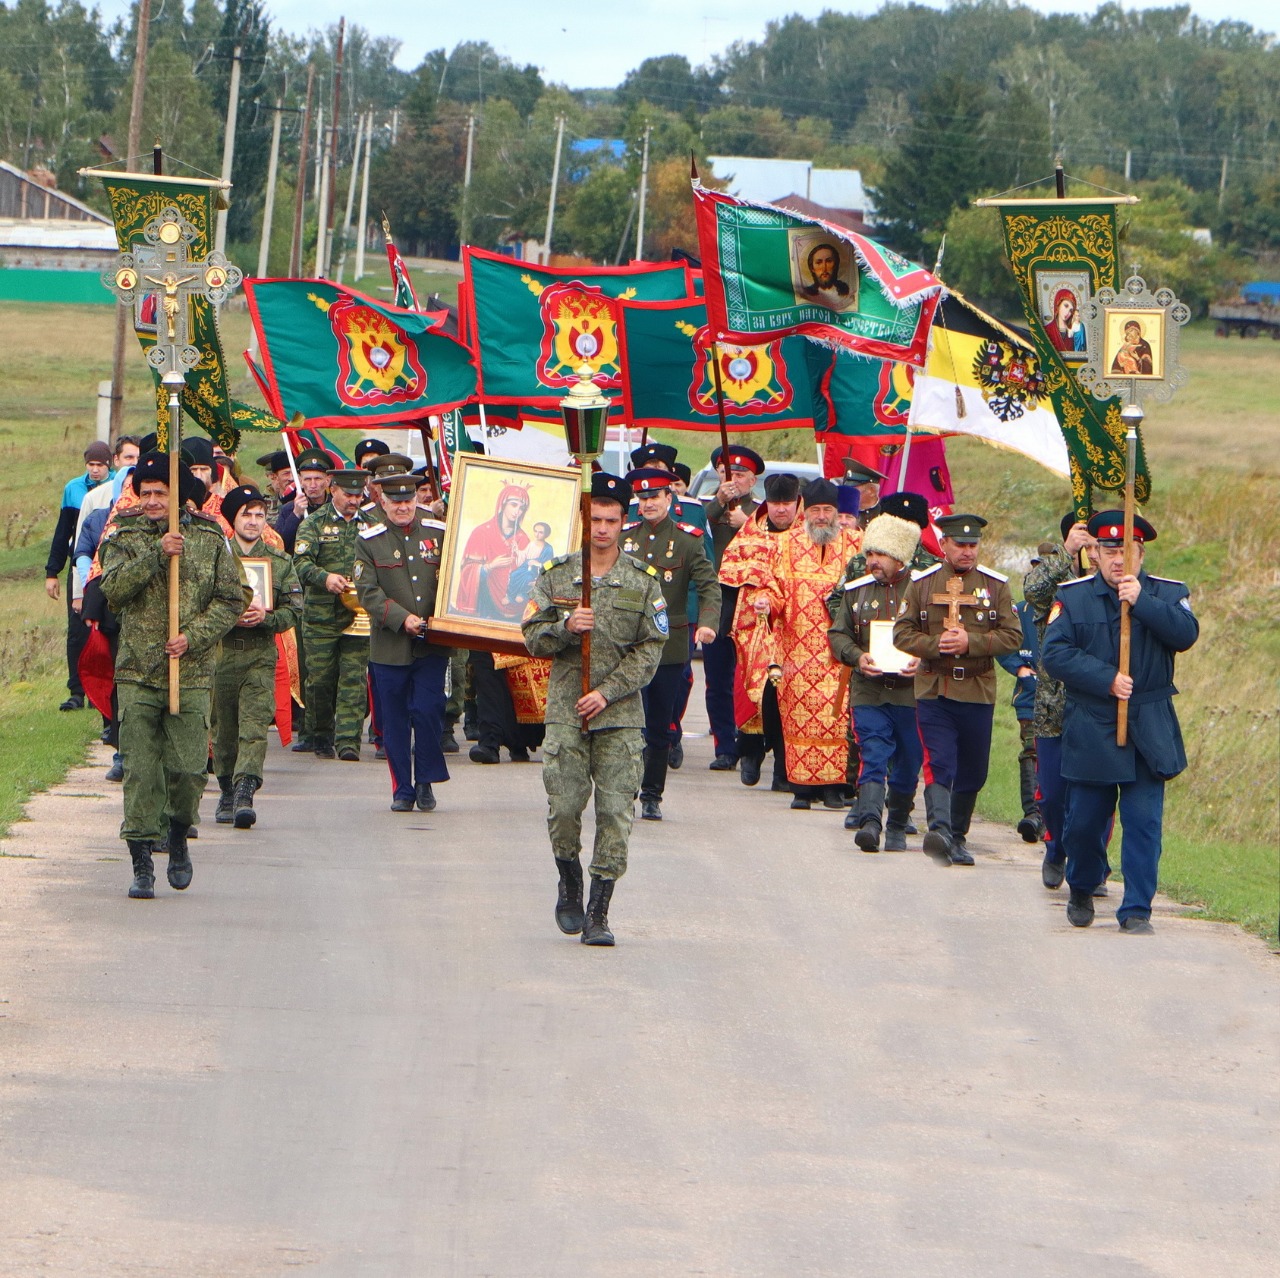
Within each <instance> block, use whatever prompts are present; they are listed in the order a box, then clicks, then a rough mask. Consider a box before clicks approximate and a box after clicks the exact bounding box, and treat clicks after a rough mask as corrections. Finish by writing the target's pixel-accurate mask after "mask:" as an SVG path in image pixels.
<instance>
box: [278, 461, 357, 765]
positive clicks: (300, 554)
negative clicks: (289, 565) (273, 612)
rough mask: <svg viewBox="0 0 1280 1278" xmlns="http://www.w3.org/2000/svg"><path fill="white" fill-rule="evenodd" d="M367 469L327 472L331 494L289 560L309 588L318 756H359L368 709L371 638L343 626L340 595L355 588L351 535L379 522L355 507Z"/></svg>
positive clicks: (308, 638) (311, 708)
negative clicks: (347, 631) (347, 632)
mask: <svg viewBox="0 0 1280 1278" xmlns="http://www.w3.org/2000/svg"><path fill="white" fill-rule="evenodd" d="M368 477H369V472H368V471H367V470H357V469H355V468H354V467H352V468H347V469H343V470H335V471H331V472H330V474H329V481H330V487H329V500H328V501H327V502H326V503H325V504H324V505H323V506H321V507H320V509H319V510H317V511H316V512H315V514H313V515H308V516H307V517H306V519H304V520H303V521H302V526H301V527H300V528H299V529H298V539H297V541H296V542H295V543H294V552H293V564H294V567H295V568H296V569H297V570H298V580H299V581H300V582H301V583H302V588H303V590H304V591H305V592H306V602H305V606H304V608H303V613H302V645H303V647H304V648H305V649H306V654H307V691H306V699H307V710H308V712H309V713H310V714H311V716H312V726H313V729H314V732H315V737H314V742H315V745H314V749H315V753H316V757H317V758H320V759H332V758H333V757H334V753H335V750H336V752H337V757H338V758H339V759H342V760H344V761H346V762H348V763H351V762H355V761H356V760H358V759H359V758H360V732H361V729H362V728H363V727H364V721H365V717H366V716H367V715H368V713H369V685H368V675H367V666H368V663H369V640H368V637H367V636H362V635H348V634H344V633H343V632H344V631H345V630H346V629H347V627H348V626H350V625H351V622H352V612H351V609H350V608H348V607H347V606H346V605H345V604H344V603H343V602H342V596H343V593H344V592H346V591H348V590H351V589H353V581H352V572H353V571H354V569H355V561H356V541H357V538H358V537H359V534H360V531H361V529H364V528H367V527H369V526H370V524H372V523H375V522H377V521H376V520H371V519H369V517H368V516H367V515H365V514H362V513H361V511H360V506H361V504H362V503H363V501H364V484H365V480H366V479H367V478H368Z"/></svg>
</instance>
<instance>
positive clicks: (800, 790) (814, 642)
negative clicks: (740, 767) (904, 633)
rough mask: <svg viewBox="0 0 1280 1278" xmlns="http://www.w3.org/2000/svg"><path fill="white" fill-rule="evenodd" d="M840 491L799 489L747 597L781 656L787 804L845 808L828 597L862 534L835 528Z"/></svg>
mask: <svg viewBox="0 0 1280 1278" xmlns="http://www.w3.org/2000/svg"><path fill="white" fill-rule="evenodd" d="M837 500H838V494H837V493H836V486H835V484H833V483H832V482H831V481H830V480H827V479H815V480H813V481H811V482H810V483H808V484H806V485H805V488H804V518H803V520H799V521H797V522H796V523H795V524H793V525H792V527H791V528H790V529H789V530H788V531H787V532H786V533H784V534H783V535H782V536H781V537H780V538H779V539H778V549H777V554H776V555H775V556H774V557H773V560H772V563H771V564H770V565H769V567H768V569H767V570H766V571H765V573H764V574H763V581H762V584H761V587H760V589H759V590H758V591H756V592H755V594H754V596H753V597H752V598H751V605H752V607H754V608H755V610H756V612H757V613H758V614H759V615H760V616H762V617H765V618H768V620H769V622H770V624H771V626H772V629H773V633H774V637H775V639H776V642H777V647H778V650H779V651H780V652H781V654H782V682H781V685H780V686H779V689H778V708H779V711H780V712H781V717H782V734H783V738H784V740H785V742H786V755H787V780H788V781H789V782H790V783H791V786H792V788H793V791H794V795H795V797H794V798H793V799H792V801H791V806H792V807H793V808H797V809H807V808H809V807H811V806H812V800H813V799H814V798H821V799H822V801H823V803H824V804H825V806H827V807H829V808H843V807H844V799H843V797H842V793H841V791H842V788H843V786H844V780H845V771H846V762H847V754H848V750H847V747H846V744H845V728H844V722H843V717H842V716H841V714H840V707H839V705H838V702H839V700H840V680H839V667H838V666H837V664H836V662H835V660H834V659H833V658H832V656H831V647H830V645H829V644H828V642H827V629H828V627H829V626H830V624H831V619H830V617H829V616H828V614H827V607H826V599H827V596H828V595H829V594H830V593H831V588H832V587H833V586H834V585H835V584H836V582H837V581H839V580H840V576H841V574H842V573H843V571H844V566H845V564H846V563H847V562H848V560H849V557H850V556H851V555H852V554H854V552H855V551H857V550H858V549H859V548H860V546H861V545H862V534H861V533H860V532H856V531H850V530H849V529H846V528H841V527H840V525H839V523H838V522H837V517H836V502H837Z"/></svg>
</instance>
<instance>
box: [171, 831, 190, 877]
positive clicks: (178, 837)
mask: <svg viewBox="0 0 1280 1278" xmlns="http://www.w3.org/2000/svg"><path fill="white" fill-rule="evenodd" d="M168 875H169V886H170V887H171V888H173V890H174V891H175V892H182V891H185V890H186V889H187V888H188V887H190V886H191V853H190V852H189V851H188V850H187V823H186V822H185V821H174V820H170V822H169V871H168Z"/></svg>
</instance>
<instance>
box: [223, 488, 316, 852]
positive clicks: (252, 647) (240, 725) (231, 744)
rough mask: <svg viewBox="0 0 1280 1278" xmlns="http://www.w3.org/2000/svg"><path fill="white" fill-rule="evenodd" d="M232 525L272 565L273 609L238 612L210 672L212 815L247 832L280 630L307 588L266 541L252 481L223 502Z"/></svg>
mask: <svg viewBox="0 0 1280 1278" xmlns="http://www.w3.org/2000/svg"><path fill="white" fill-rule="evenodd" d="M222 517H223V519H225V520H226V521H227V523H229V524H230V525H231V528H232V531H233V533H234V536H233V537H232V539H231V549H232V552H233V553H234V554H235V557H236V560H237V562H238V561H239V560H241V559H267V560H269V561H270V563H271V595H272V597H271V606H270V608H264V607H263V605H262V603H261V602H260V601H258V600H254V602H252V603H250V605H249V606H248V607H247V608H246V609H245V610H244V612H243V613H241V615H240V617H239V619H238V620H237V622H236V624H235V628H234V629H233V630H231V632H230V633H229V634H227V635H226V636H225V637H224V638H223V640H222V643H221V644H219V645H218V661H217V667H216V669H215V671H214V676H213V771H214V775H215V776H216V777H217V778H218V788H219V790H220V792H221V793H220V796H219V798H218V808H217V811H216V812H215V814H214V820H216V821H217V822H218V823H219V824H222V825H229V824H232V823H234V824H235V827H236V829H237V830H247V829H249V828H250V827H251V826H252V825H253V823H254V822H255V821H256V820H257V819H258V814H257V813H256V812H255V811H254V808H253V796H254V795H255V794H256V793H257V792H258V790H259V788H260V787H261V786H262V770H263V763H264V761H265V760H266V757H267V732H268V730H269V729H270V727H271V723H272V720H273V719H274V718H275V714H276V638H275V637H276V635H278V634H282V633H283V632H284V631H286V630H292V629H293V628H294V627H295V626H296V625H297V624H298V622H299V621H300V620H301V619H302V586H301V585H300V584H299V582H298V574H297V573H296V572H295V571H294V568H293V561H292V560H291V559H290V558H289V556H288V555H286V554H285V553H284V552H283V551H282V550H276V549H274V548H273V547H271V546H268V545H267V543H266V542H264V541H263V540H262V531H263V529H264V528H265V527H266V524H267V505H266V500H265V498H264V497H263V495H262V493H260V492H259V491H258V490H257V489H256V488H255V487H254V486H253V485H252V484H241V485H240V486H239V487H238V488H233V489H232V490H231V491H230V492H229V493H228V494H227V495H226V496H225V497H224V498H223V499H222Z"/></svg>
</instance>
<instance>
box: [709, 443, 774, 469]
mask: <svg viewBox="0 0 1280 1278" xmlns="http://www.w3.org/2000/svg"><path fill="white" fill-rule="evenodd" d="M723 451H724V449H722V448H717V449H716V451H715V452H714V453H712V454H711V464H712V466H719V465H720V464H721V462H720V454H721V453H722V452H723ZM728 456H729V467H730V469H732V468H733V467H735V466H737V467H738V468H739V469H741V470H749V471H750V472H751V473H752V474H753V475H763V474H764V458H763V457H761V456H760V454H759V453H757V452H756V451H755V450H754V449H751V448H744V447H743V446H742V445H741V444H730V445H729V454H728Z"/></svg>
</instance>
